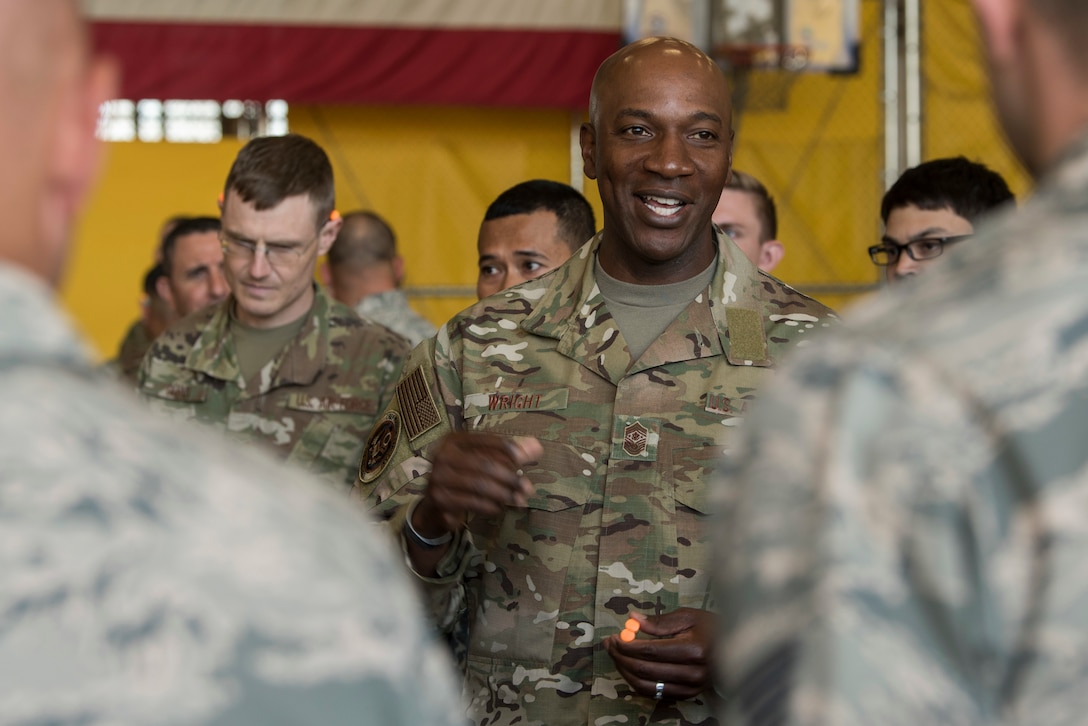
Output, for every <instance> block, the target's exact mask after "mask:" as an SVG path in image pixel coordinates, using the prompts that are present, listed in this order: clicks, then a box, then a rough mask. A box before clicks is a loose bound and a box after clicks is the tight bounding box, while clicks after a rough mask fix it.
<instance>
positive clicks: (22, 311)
mask: <svg viewBox="0 0 1088 726" xmlns="http://www.w3.org/2000/svg"><path fill="white" fill-rule="evenodd" d="M975 5H976V9H977V12H978V16H979V19H980V21H981V27H982V30H983V37H984V39H985V40H986V47H987V54H988V60H989V62H990V64H991V68H992V71H993V79H992V80H993V84H994V92H995V100H996V101H997V108H998V111H999V113H1000V115H1001V117H1002V120H1003V122H1004V123H1005V125H1006V128H1007V130H1008V133H1009V136H1010V140H1011V141H1012V143H1013V145H1014V147H1015V148H1016V149H1017V151H1018V152H1019V154H1020V155H1021V157H1022V158H1023V159H1024V161H1025V163H1026V164H1027V166H1028V167H1029V169H1030V170H1031V171H1032V173H1033V174H1034V175H1035V176H1036V177H1037V178H1039V179H1041V180H1042V181H1041V184H1040V187H1039V190H1038V191H1037V193H1036V194H1035V196H1034V197H1033V198H1032V199H1030V200H1029V201H1028V202H1026V203H1025V204H1023V205H1022V207H1021V208H1020V209H1019V210H1018V209H1016V205H1015V202H1014V199H1013V196H1012V194H1011V192H1010V191H1009V188H1008V186H1007V185H1006V184H1005V182H1004V181H1003V180H1002V179H1001V177H1000V176H999V175H997V174H996V173H994V172H993V171H991V170H989V169H988V168H986V167H985V166H984V165H983V164H980V163H978V162H975V161H970V160H968V159H965V158H963V157H957V158H949V159H938V160H933V161H930V162H926V163H924V164H921V165H919V166H917V167H915V168H913V169H911V170H909V171H907V172H906V173H905V174H904V175H903V176H902V177H901V178H900V179H899V180H898V181H897V182H896V183H895V184H894V185H893V186H892V187H891V188H890V189H889V190H888V192H887V194H886V195H885V197H884V200H883V203H882V206H881V209H880V210H879V211H880V215H881V218H882V220H883V223H884V235H883V238H882V239H881V240H880V241H879V242H878V243H877V244H875V245H873V246H872V247H869V248H868V254H869V255H870V257H871V259H872V261H873V263H874V264H875V265H877V266H880V267H881V268H883V270H884V275H885V277H886V280H887V283H888V285H887V286H886V289H884V290H882V291H880V292H879V293H877V294H876V295H874V296H873V297H872V298H871V299H867V300H865V301H864V302H863V303H861V304H860V305H858V306H857V307H856V308H855V309H854V310H852V311H851V313H850V315H848V316H847V320H846V322H840V320H839V318H838V317H837V316H836V314H835V313H834V312H832V311H831V310H830V309H828V308H827V307H826V306H824V305H822V304H821V303H819V302H818V301H816V300H813V299H812V298H810V297H807V296H805V295H803V294H801V293H800V292H798V291H796V290H794V289H793V288H792V287H790V286H789V285H788V284H786V283H785V282H782V281H781V280H779V279H777V278H776V277H775V276H773V275H772V274H770V273H771V271H772V270H773V268H774V267H775V266H776V265H777V264H778V263H779V262H780V261H781V259H782V258H783V255H784V254H785V253H786V246H785V245H784V244H783V243H782V242H781V241H779V240H778V239H777V236H778V235H777V220H776V210H775V205H774V201H773V199H772V198H771V196H770V195H769V194H768V193H767V191H766V189H765V188H764V187H763V185H762V184H760V183H759V181H758V180H756V179H754V178H753V177H751V176H749V175H747V174H744V173H742V172H739V171H736V170H732V169H731V160H732V139H733V135H732V130H731V129H732V127H731V108H730V89H729V86H728V83H727V81H726V78H725V76H724V75H723V73H722V71H721V69H720V68H719V67H718V66H717V65H716V64H715V63H714V62H713V61H712V60H711V59H710V58H709V57H707V56H706V55H705V54H704V53H703V52H701V51H700V50H698V49H697V48H695V47H694V46H692V45H690V44H688V43H685V42H683V41H679V40H675V39H670V38H649V39H646V40H642V41H638V42H636V43H633V44H631V45H628V46H625V47H623V48H621V49H620V50H619V51H617V52H616V53H615V54H614V55H612V56H611V57H609V58H608V59H607V60H606V61H605V62H604V63H603V64H602V65H601V66H600V68H599V70H598V72H597V74H596V76H595V78H594V81H593V86H592V90H591V95H590V99H589V120H588V121H587V122H586V123H585V124H583V126H582V128H581V132H580V143H581V151H582V161H583V166H584V171H585V174H586V176H587V177H589V178H590V179H592V180H595V181H596V183H597V185H598V189H599V191H600V197H601V200H602V205H603V219H602V220H601V224H600V226H598V223H597V220H596V219H595V216H594V212H593V210H592V208H591V206H590V205H589V204H588V203H587V202H586V200H585V199H584V198H583V197H582V196H581V195H580V194H579V193H578V192H577V191H575V190H574V189H573V188H571V187H570V186H568V185H566V184H561V183H558V182H554V181H547V180H530V181H526V182H523V183H521V184H517V185H515V186H514V187H512V188H511V189H508V190H506V191H504V192H503V193H502V194H501V195H499V197H498V198H497V199H495V201H494V202H493V203H492V204H491V206H490V207H489V208H488V210H487V213H486V215H485V217H484V220H483V221H482V223H481V226H480V229H479V237H478V250H477V251H478V255H479V277H478V283H477V295H478V298H479V299H478V301H477V302H476V303H475V304H473V305H471V306H470V307H468V308H467V309H465V310H464V311H462V312H460V313H458V314H457V315H455V316H454V317H453V318H452V319H451V320H449V321H447V322H446V323H445V324H443V325H441V326H440V327H438V328H437V329H436V328H435V327H434V326H433V325H432V324H431V322H429V321H427V320H426V319H424V318H422V317H421V316H419V315H418V314H417V313H415V312H414V311H412V309H411V307H410V305H409V300H408V298H407V297H406V296H405V294H404V292H403V290H402V289H401V282H402V280H403V279H404V275H405V269H404V268H405V262H404V260H403V258H402V257H401V256H400V255H399V254H398V253H397V246H396V236H395V233H394V231H393V229H392V228H391V227H390V225H389V224H388V223H387V222H386V221H385V220H384V219H382V217H381V216H379V215H378V214H376V213H375V212H373V211H357V212H351V213H347V214H343V215H341V214H340V213H339V212H338V211H337V210H336V205H335V190H334V180H333V172H332V167H331V164H330V163H329V159H328V157H327V155H326V154H325V152H324V151H323V150H322V149H321V148H320V147H319V146H318V145H317V144H315V143H314V142H313V141H311V140H309V139H307V138H304V137H302V136H298V135H287V136H282V137H265V138H257V139H254V140H252V141H250V142H249V143H248V144H246V145H245V147H244V148H242V150H241V151H240V152H239V154H238V156H237V157H236V159H235V160H234V163H233V165H232V166H231V168H230V170H229V172H228V174H227V176H226V180H225V182H224V186H223V190H222V195H221V197H220V200H219V211H220V214H219V216H218V217H179V218H176V219H173V220H170V221H169V222H168V223H167V225H166V226H165V227H164V229H163V233H162V237H161V243H160V245H159V250H158V258H157V262H156V264H155V266H154V267H153V268H152V270H151V271H149V272H148V274H147V276H146V278H145V281H144V290H145V293H146V304H145V307H144V313H143V315H142V317H141V319H140V320H138V321H136V322H135V323H134V324H133V325H132V327H131V328H130V330H129V333H128V335H127V336H126V338H125V340H124V341H123V343H122V346H121V349H120V351H119V354H118V356H117V358H116V359H115V360H114V361H111V363H110V364H109V365H108V366H107V367H106V368H105V369H95V368H94V367H92V366H91V364H90V362H89V360H88V358H87V356H86V353H85V352H84V350H83V347H82V344H81V342H80V341H79V338H78V336H77V335H76V334H75V333H74V332H73V330H72V328H71V326H70V324H69V323H68V322H67V319H66V318H65V316H64V315H63V314H62V313H60V312H59V310H58V308H57V306H56V303H55V301H54V299H53V295H54V292H53V290H51V289H50V288H51V287H56V286H57V285H58V284H59V283H60V280H61V272H62V270H63V267H64V261H65V259H66V258H67V256H68V255H69V238H70V231H71V228H72V225H73V223H74V220H75V219H76V215H77V213H78V211H79V210H80V208H81V207H82V205H83V203H84V200H85V198H86V195H87V193H88V191H89V190H90V189H91V188H92V182H93V178H94V172H95V169H96V167H97V161H98V147H97V143H96V142H95V140H94V137H93V130H94V129H93V116H94V111H95V110H96V109H97V108H98V106H99V104H100V103H101V102H102V101H104V100H105V99H107V98H110V97H111V94H113V93H114V92H115V89H116V82H117V69H116V68H115V67H114V66H113V65H112V64H111V63H110V62H109V61H108V60H105V59H101V58H97V57H95V56H94V55H93V54H92V53H91V52H90V50H89V48H88V45H87V40H86V35H85V33H86V30H85V28H83V26H82V24H81V21H80V19H79V17H78V12H77V9H76V7H75V4H74V3H72V2H70V1H69V0H38V2H34V3H31V2H29V1H27V0H12V2H5V3H0V101H2V105H3V107H4V108H6V109H9V111H6V112H5V114H2V115H0V158H4V159H5V160H6V161H7V163H6V164H5V165H4V168H3V170H0V190H2V193H0V203H2V204H4V205H8V206H5V207H4V209H5V211H7V212H8V214H7V215H5V218H6V219H8V220H10V224H9V225H8V227H7V229H5V231H3V232H0V260H2V262H0V305H2V310H3V315H4V319H5V323H6V324H5V326H4V327H3V329H2V330H0V391H2V392H3V396H4V399H5V412H6V415H4V416H3V417H0V422H2V424H3V431H2V432H0V440H2V441H4V442H5V444H4V447H3V451H4V453H3V459H4V465H3V466H2V467H0V516H2V517H3V520H4V526H3V527H2V528H0V538H3V541H4V545H5V546H4V547H3V548H0V552H3V554H2V555H0V558H2V559H0V564H2V566H0V673H3V674H4V676H3V678H2V683H0V724H9V723H10V724H68V723H71V724H76V723H79V724H103V725H105V724H151V723H156V724H167V723H170V724H212V723H231V724H272V723H284V724H287V723H291V724H295V723H297V724H311V723H322V724H341V723H342V724H348V723H368V724H370V723H372V724H438V725H441V724H455V723H472V724H478V725H480V726H483V725H484V724H486V725H487V726H513V725H514V724H540V725H542V726H566V725H577V726H582V725H583V724H584V725H586V726H590V725H592V726H606V725H609V724H677V725H681V724H682V725H686V726H687V725H690V726H695V725H697V724H701V725H707V724H716V723H745V724H806V725H807V724H812V725H816V724H919V723H949V724H983V723H1019V722H1025V723H1033V724H1037V723H1038V724H1058V723H1077V722H1080V721H1081V720H1082V718H1083V716H1082V714H1083V713H1085V712H1088V703H1084V701H1085V698H1086V697H1085V696H1084V695H1083V694H1084V693H1085V692H1086V690H1085V689H1084V688H1083V687H1082V686H1083V684H1084V682H1085V677H1088V591H1086V590H1085V588H1084V587H1082V585H1081V582H1083V578H1081V577H1080V575H1081V574H1082V566H1081V564H1080V563H1081V562H1082V561H1085V559H1086V558H1085V554H1086V552H1088V508H1086V504H1088V473H1086V471H1088V469H1086V467H1085V464H1086V461H1085V455H1084V453H1083V452H1084V446H1083V444H1082V442H1081V439H1083V431H1084V430H1085V429H1084V428H1083V427H1084V426H1085V425H1088V394H1086V391H1088V365H1085V361H1088V345H1086V342H1085V340H1086V336H1085V335H1084V333H1085V331H1088V293H1086V292H1085V290H1088V287H1086V286H1085V282H1086V280H1085V276H1086V274H1088V252H1086V251H1085V248H1084V245H1085V243H1088V234H1085V232H1084V230H1085V229H1088V227H1085V225H1084V220H1083V219H1082V217H1083V216H1084V215H1085V214H1086V213H1088V161H1086V160H1088V135H1086V134H1088V110H1086V109H1088V53H1085V52H1084V50H1083V49H1082V48H1081V47H1080V46H1079V45H1078V44H1077V43H1076V41H1075V38H1076V37H1078V36H1077V35H1076V34H1070V31H1069V28H1070V27H1071V26H1072V27H1076V28H1080V29H1083V30H1088V11H1086V10H1084V9H1083V7H1082V6H1081V5H1080V4H1079V1H1078V0H975ZM11 109H14V110H11ZM28 210H30V211H29V212H28ZM967 240H970V241H967ZM321 258H324V259H326V260H327V262H325V263H324V264H322V265H321V266H320V269H318V262H319V260H320V259H321ZM315 272H317V273H319V274H318V276H319V277H320V278H321V280H322V284H318V283H317V282H316V281H315ZM920 273H924V274H920ZM783 361H786V364H785V365H783ZM111 379H112V380H111ZM133 391H135V394H136V395H133ZM189 422H197V423H199V424H203V425H202V426H196V425H192V424H191V423H189ZM742 422H743V424H742Z"/></svg>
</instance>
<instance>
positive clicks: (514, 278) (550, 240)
mask: <svg viewBox="0 0 1088 726" xmlns="http://www.w3.org/2000/svg"><path fill="white" fill-rule="evenodd" d="M596 233H597V222H596V220H595V219H594V217H593V207H591V206H589V202H587V201H586V199H585V197H583V196H582V195H581V193H579V192H578V190H577V189H575V188H574V187H572V186H569V185H567V184H561V183H560V182H555V181H549V180H546V179H533V180H531V181H526V182H521V183H520V184H515V185H514V186H512V187H510V188H509V189H507V190H506V191H504V192H503V193H502V194H500V195H499V196H498V197H496V199H495V201H493V202H492V203H491V204H490V206H488V208H487V211H486V212H485V213H484V221H483V223H482V224H481V225H480V234H479V237H478V238H477V240H476V251H477V253H478V255H479V267H480V275H479V277H477V278H476V296H477V297H479V298H481V299H482V298H485V297H487V296H488V295H494V294H495V293H497V292H499V291H501V290H505V289H506V288H508V287H513V286H514V285H517V284H518V283H522V282H525V281H526V280H534V279H536V278H538V277H540V276H541V275H543V274H544V273H545V272H550V271H551V270H554V269H555V268H556V267H559V265H561V264H563V263H564V262H566V261H567V258H569V257H570V256H571V255H572V254H574V251H575V250H577V249H578V248H579V247H581V246H582V245H583V244H585V243H586V242H588V241H589V239H590V238H591V237H593V235H595V234H596Z"/></svg>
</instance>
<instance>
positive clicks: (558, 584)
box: [468, 440, 603, 664]
mask: <svg viewBox="0 0 1088 726" xmlns="http://www.w3.org/2000/svg"><path fill="white" fill-rule="evenodd" d="M540 443H541V445H542V447H543V449H544V453H543V455H542V456H541V457H540V461H538V462H537V463H536V464H535V465H534V466H530V467H526V469H525V474H526V476H527V477H528V478H529V480H530V481H532V482H533V484H534V486H535V487H536V491H535V493H534V495H533V496H532V497H530V499H529V502H528V505H527V506H526V507H524V508H511V509H508V510H507V511H506V513H505V514H504V515H503V516H502V517H501V518H498V519H488V520H476V521H474V522H473V523H472V524H471V529H472V532H473V538H474V541H475V542H476V544H477V546H478V547H479V548H480V549H481V550H482V552H483V560H482V563H481V564H480V566H479V567H478V568H476V571H475V572H474V573H473V574H474V576H475V577H478V582H475V583H472V582H469V583H468V584H469V587H468V595H469V602H468V605H469V608H470V613H471V614H472V617H473V624H472V637H471V639H470V643H469V653H470V654H476V655H479V656H483V657H491V658H502V659H510V660H513V661H516V662H519V663H549V664H550V663H551V662H552V651H553V647H554V644H555V638H556V635H557V633H561V634H562V635H561V637H563V638H564V640H568V639H570V638H571V637H578V636H579V635H580V631H578V628H577V626H575V627H574V628H573V630H574V632H571V630H572V628H571V626H570V625H569V621H570V618H568V611H569V610H570V609H571V608H572V607H575V606H572V604H571V600H572V598H573V599H574V600H578V598H579V596H578V594H577V590H578V588H577V582H576V580H577V578H578V575H577V574H575V573H576V570H575V569H572V563H575V564H576V563H577V561H578V559H577V558H579V557H581V558H583V559H584V558H585V555H584V553H582V551H581V550H582V549H583V548H584V547H586V546H587V543H586V541H585V533H584V524H583V517H584V516H585V512H586V509H587V507H589V506H591V505H592V500H593V498H594V496H596V492H594V491H593V488H592V483H593V481H594V480H595V478H596V477H597V476H598V475H599V474H600V469H599V467H602V466H603V463H602V461H601V457H600V456H597V455H594V454H591V453H590V452H587V451H584V450H582V449H579V448H578V447H575V446H571V445H569V444H565V443H560V442H556V441H548V440H541V442H540ZM578 604H579V605H580V603H578ZM579 621H580V619H579ZM563 647H567V646H566V645H564V646H563Z"/></svg>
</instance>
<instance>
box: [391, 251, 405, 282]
mask: <svg viewBox="0 0 1088 726" xmlns="http://www.w3.org/2000/svg"><path fill="white" fill-rule="evenodd" d="M403 279H404V258H403V257H401V256H400V255H397V256H396V257H394V258H393V285H394V286H396V287H400V283H401V281H402V280H403Z"/></svg>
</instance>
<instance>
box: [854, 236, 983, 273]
mask: <svg viewBox="0 0 1088 726" xmlns="http://www.w3.org/2000/svg"><path fill="white" fill-rule="evenodd" d="M973 236H974V235H970V234H961V235H956V236H954V237H922V238H920V239H915V240H911V241H910V242H907V243H906V244H905V245H898V244H894V243H890V242H884V243H883V244H878V245H873V246H872V247H870V248H869V259H871V260H872V261H873V264H874V265H880V266H881V267H883V266H884V265H894V264H895V263H896V262H898V261H899V255H901V254H902V253H903V251H904V250H906V253H907V256H908V257H910V258H911V259H912V260H914V261H915V262H918V261H920V260H932V259H933V258H934V257H940V256H941V253H942V252H944V248H945V247H947V246H948V245H950V244H954V243H956V242H961V241H963V240H965V239H970V238H971V237H973Z"/></svg>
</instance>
